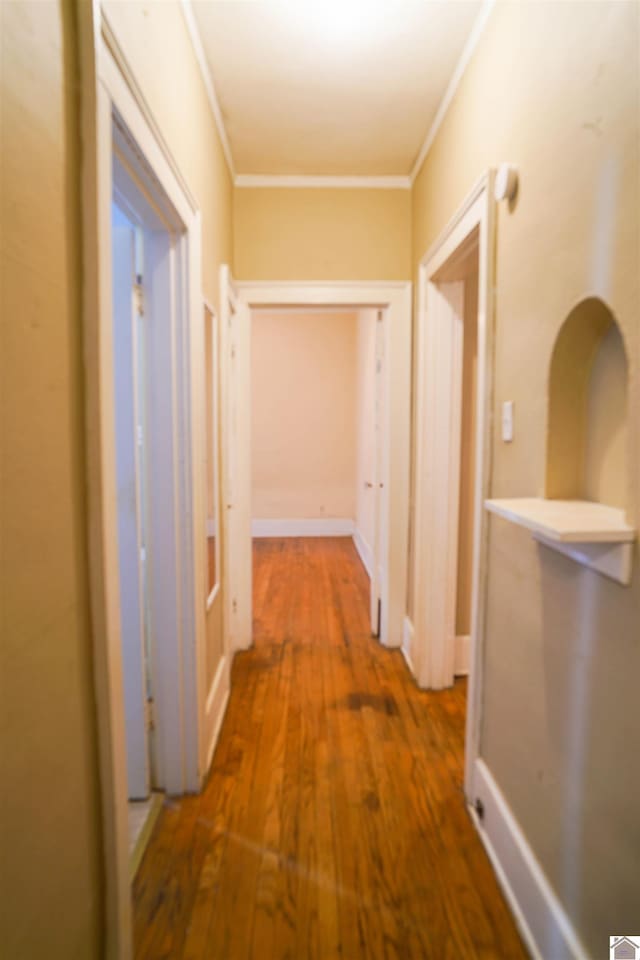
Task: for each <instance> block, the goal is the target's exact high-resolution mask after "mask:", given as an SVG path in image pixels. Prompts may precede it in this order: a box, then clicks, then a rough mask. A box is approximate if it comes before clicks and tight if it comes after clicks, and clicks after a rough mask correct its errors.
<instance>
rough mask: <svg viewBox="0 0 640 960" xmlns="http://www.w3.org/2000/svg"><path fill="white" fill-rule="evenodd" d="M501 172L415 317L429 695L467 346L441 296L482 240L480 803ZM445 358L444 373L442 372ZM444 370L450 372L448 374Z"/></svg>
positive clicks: (451, 612)
mask: <svg viewBox="0 0 640 960" xmlns="http://www.w3.org/2000/svg"><path fill="white" fill-rule="evenodd" d="M493 180H494V172H493V171H492V170H490V171H488V173H487V174H485V175H484V176H483V177H482V178H481V179H480V181H479V182H478V183H477V184H476V186H475V187H474V189H473V190H472V191H471V193H470V194H469V196H468V197H467V199H466V200H465V202H464V203H463V205H462V207H461V208H460V210H459V211H458V212H457V213H456V215H455V217H454V218H453V220H452V221H451V222H450V223H449V224H448V226H447V227H446V229H445V230H444V231H443V233H442V234H441V235H440V236H439V237H438V239H437V240H436V242H435V243H434V244H433V245H432V246H431V247H430V248H429V250H428V251H427V253H426V254H425V256H424V257H423V258H422V260H421V263H420V279H419V291H418V316H417V337H416V356H417V381H416V401H417V402H416V467H415V470H416V472H415V480H416V482H415V514H414V541H413V542H414V545H415V546H414V556H413V575H414V623H413V639H412V643H411V651H410V659H411V662H412V663H413V666H414V669H415V672H416V678H417V680H418V683H419V685H420V686H421V687H425V688H430V689H440V688H442V687H446V686H451V684H452V683H453V667H454V651H455V598H456V588H457V549H458V509H459V503H458V496H457V492H458V489H459V473H460V426H461V425H460V417H461V394H462V350H463V337H462V329H461V322H460V317H459V315H458V314H457V313H456V311H455V309H454V308H451V307H450V306H449V305H448V303H447V302H446V301H445V298H444V297H443V296H442V294H441V292H440V291H439V289H438V281H439V280H440V282H442V280H443V268H445V266H447V267H448V266H449V265H450V264H451V263H452V262H453V261H454V260H455V259H457V256H458V255H459V254H462V253H463V252H465V253H466V252H468V249H469V243H470V240H471V238H473V237H474V235H476V234H477V237H478V240H477V242H478V259H479V274H478V373H477V400H476V403H477V406H476V410H477V416H476V468H475V479H474V546H473V575H472V593H471V638H470V675H469V686H468V701H467V729H466V749H465V790H466V793H467V796H468V797H472V796H474V791H473V771H474V765H475V760H476V757H477V755H478V740H479V730H480V719H481V717H480V712H481V696H480V693H481V690H482V676H481V669H482V638H483V633H484V606H485V603H484V593H485V572H486V553H487V521H486V514H485V510H484V500H485V499H486V497H488V495H489V486H490V475H491V460H492V450H491V419H492V418H491V409H492V406H491V405H492V396H493V298H494V257H495V255H494V245H495V239H494V238H495V222H494V208H495V203H494V199H493ZM443 358H444V359H446V363H443ZM445 367H446V369H445Z"/></svg>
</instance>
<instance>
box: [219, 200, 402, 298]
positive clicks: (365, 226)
mask: <svg viewBox="0 0 640 960" xmlns="http://www.w3.org/2000/svg"><path fill="white" fill-rule="evenodd" d="M233 210H234V269H235V273H236V277H237V278H238V279H239V280H409V279H410V273H411V195H410V193H409V191H408V190H361V189H355V190H352V189H331V190H325V189H300V188H291V189H271V188H270V189H257V188H245V187H243V188H240V189H236V190H235V191H234V207H233Z"/></svg>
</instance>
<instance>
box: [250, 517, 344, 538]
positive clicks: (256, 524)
mask: <svg viewBox="0 0 640 960" xmlns="http://www.w3.org/2000/svg"><path fill="white" fill-rule="evenodd" d="M354 529H355V524H354V522H353V520H350V519H348V518H342V517H310V518H309V519H293V520H270V519H269V520H260V519H256V520H252V521H251V536H252V537H256V538H260V537H351V536H353V532H354Z"/></svg>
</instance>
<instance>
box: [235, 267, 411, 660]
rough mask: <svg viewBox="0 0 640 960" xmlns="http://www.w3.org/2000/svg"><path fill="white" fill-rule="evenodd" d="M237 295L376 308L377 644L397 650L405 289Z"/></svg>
mask: <svg viewBox="0 0 640 960" xmlns="http://www.w3.org/2000/svg"><path fill="white" fill-rule="evenodd" d="M237 289H238V294H239V296H240V297H241V298H242V299H243V301H244V302H245V303H247V304H249V306H250V307H251V309H254V308H259V307H268V306H271V307H273V306H292V305H298V306H308V305H312V306H313V305H317V304H325V305H329V306H332V307H336V306H345V307H353V308H360V307H371V306H375V307H378V308H380V309H382V310H384V312H385V317H384V325H385V338H386V349H387V355H386V361H387V362H386V364H385V369H386V371H387V374H386V375H387V384H388V389H387V390H386V397H385V400H386V403H385V407H386V409H385V424H386V426H387V428H386V429H385V431H384V434H385V437H384V443H385V451H384V456H383V458H382V460H383V475H382V477H381V480H380V482H381V483H382V489H381V501H382V505H381V515H382V519H383V521H384V525H385V528H386V531H387V532H386V534H385V535H384V536H382V537H381V543H382V544H384V555H383V557H382V558H381V562H380V567H381V569H382V572H383V574H384V576H383V577H382V581H381V586H380V596H381V599H382V616H381V624H380V641H381V643H382V644H383V645H384V646H389V647H400V645H401V643H402V623H403V618H404V614H405V598H406V593H407V566H408V535H409V470H410V466H409V464H410V420H411V417H410V413H411V394H410V383H411V284H410V283H403V282H401V281H396V282H390V283H384V282H366V281H364V282H363V281H355V282H340V281H338V282H324V283H317V282H313V281H310V282H306V283H305V282H293V283H287V282H271V283H269V282H246V281H243V282H241V283H238V284H237Z"/></svg>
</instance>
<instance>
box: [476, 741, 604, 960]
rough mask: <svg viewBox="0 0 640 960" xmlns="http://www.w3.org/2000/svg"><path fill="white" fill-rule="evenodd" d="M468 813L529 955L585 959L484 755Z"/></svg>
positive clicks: (541, 958)
mask: <svg viewBox="0 0 640 960" xmlns="http://www.w3.org/2000/svg"><path fill="white" fill-rule="evenodd" d="M474 788H475V789H474V797H473V799H474V800H475V799H476V798H477V799H479V800H480V801H481V802H482V805H483V808H484V810H483V817H482V820H480V818H479V817H478V814H477V812H476V810H475V809H474V808H473V807H470V808H469V810H470V813H471V818H472V820H473V822H474V824H475V827H476V829H477V831H478V833H479V835H480V839H481V840H482V843H483V844H484V847H485V849H486V851H487V854H488V856H489V859H490V860H491V863H492V865H493V868H494V870H495V873H496V876H497V878H498V883H499V884H500V886H501V888H502V891H503V893H504V895H505V897H506V899H507V902H508V904H509V906H510V908H511V912H512V913H513V916H514V919H515V921H516V923H517V925H518V928H519V930H520V933H521V934H522V937H523V939H524V941H525V944H526V945H527V948H528V950H529V952H530V953H531V956H532V957H533V960H545V958H548V957H553V958H554V960H587V958H588V954H587V951H586V950H585V948H584V946H583V945H582V943H581V942H580V939H579V937H578V935H577V933H576V931H575V929H574V927H573V925H572V923H571V921H570V920H569V917H568V916H567V914H566V913H565V910H564V908H563V906H562V904H561V903H560V901H559V899H558V897H557V896H556V894H555V892H554V891H553V889H552V887H551V884H550V883H549V880H548V879H547V876H546V874H545V872H544V870H543V869H542V867H541V866H540V864H539V862H538V860H537V859H536V856H535V854H534V852H533V850H532V849H531V847H530V846H529V843H528V841H527V839H526V837H525V835H524V833H523V832H522V829H521V827H520V825H519V824H518V822H517V820H516V818H515V816H514V814H513V811H512V810H511V808H510V806H509V804H508V803H507V801H506V799H505V797H504V795H503V793H502V791H501V790H500V788H499V787H498V785H497V783H496V781H495V780H494V778H493V776H492V774H491V772H490V770H489V768H488V767H487V765H486V763H485V762H484V761H483V760H476V763H475V777H474Z"/></svg>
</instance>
